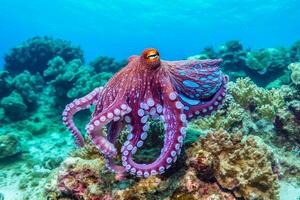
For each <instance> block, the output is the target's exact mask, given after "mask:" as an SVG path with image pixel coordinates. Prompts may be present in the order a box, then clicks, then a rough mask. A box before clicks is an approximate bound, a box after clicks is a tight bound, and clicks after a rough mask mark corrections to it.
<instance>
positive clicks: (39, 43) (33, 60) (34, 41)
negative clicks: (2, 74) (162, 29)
mask: <svg viewBox="0 0 300 200" xmlns="http://www.w3.org/2000/svg"><path fill="white" fill-rule="evenodd" d="M55 56H60V57H62V58H63V59H64V60H65V61H66V62H69V61H71V60H73V59H80V60H81V61H83V52H82V50H81V49H80V48H79V47H76V46H73V45H72V44H71V42H70V41H65V40H61V39H53V38H51V37H33V38H30V39H28V40H27V41H25V42H23V43H22V44H20V45H18V46H17V47H15V48H12V49H11V50H10V51H9V52H8V53H7V54H6V55H5V57H4V59H5V65H4V67H5V69H6V70H8V71H9V72H11V73H12V74H18V73H21V72H23V71H24V70H28V71H30V72H43V71H44V70H45V69H46V68H47V64H48V61H49V60H51V59H53V58H54V57H55Z"/></svg>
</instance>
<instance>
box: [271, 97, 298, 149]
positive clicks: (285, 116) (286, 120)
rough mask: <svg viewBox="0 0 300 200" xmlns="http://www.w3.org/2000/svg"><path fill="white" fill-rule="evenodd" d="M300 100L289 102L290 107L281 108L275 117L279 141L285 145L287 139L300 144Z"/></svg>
mask: <svg viewBox="0 0 300 200" xmlns="http://www.w3.org/2000/svg"><path fill="white" fill-rule="evenodd" d="M299 102H300V101H297V100H294V101H291V102H289V103H288V108H284V109H280V110H279V112H278V113H277V114H276V117H275V119H274V127H275V130H276V133H277V137H278V139H277V143H279V144H280V145H283V144H284V143H286V141H289V142H290V143H291V144H300V140H299V138H300V128H299V127H300V115H299V110H300V103H299Z"/></svg>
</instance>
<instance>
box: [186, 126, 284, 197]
mask: <svg viewBox="0 0 300 200" xmlns="http://www.w3.org/2000/svg"><path fill="white" fill-rule="evenodd" d="M242 139H243V138H242V135H241V134H239V133H237V134H232V135H230V134H228V133H227V132H225V131H222V130H220V131H217V132H214V133H209V134H208V135H207V136H206V137H205V138H202V139H201V140H200V141H199V142H197V143H196V144H195V146H194V147H193V148H190V149H189V150H188V154H187V156H188V158H190V159H188V160H187V162H188V165H192V166H193V167H194V168H195V169H196V170H197V171H199V172H200V173H201V172H202V177H203V176H204V177H205V176H208V177H214V178H215V179H216V180H217V182H218V184H219V185H221V187H222V188H226V189H228V190H231V191H233V193H234V194H235V196H236V197H242V198H244V199H249V200H250V199H272V200H275V199H278V187H279V186H278V182H277V176H276V175H275V174H274V172H273V171H272V161H273V159H274V158H273V155H272V153H271V152H270V151H269V150H268V149H267V147H266V146H264V144H262V143H260V142H258V141H256V140H255V138H254V137H252V136H250V137H248V138H246V139H245V140H242ZM204 169H205V171H204ZM203 171H204V172H207V173H206V174H203Z"/></svg>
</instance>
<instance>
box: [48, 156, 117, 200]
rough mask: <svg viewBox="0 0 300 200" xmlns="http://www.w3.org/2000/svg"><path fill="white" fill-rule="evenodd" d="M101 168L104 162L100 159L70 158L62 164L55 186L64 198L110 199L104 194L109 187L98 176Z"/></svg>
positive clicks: (85, 199)
mask: <svg viewBox="0 0 300 200" xmlns="http://www.w3.org/2000/svg"><path fill="white" fill-rule="evenodd" d="M103 167H104V160H103V159H101V158H97V159H93V160H85V159H81V158H78V157H77V158H74V157H70V158H68V159H66V160H65V161H64V162H63V163H62V165H61V167H60V169H59V172H58V178H57V182H56V183H55V184H57V187H58V189H59V191H60V192H62V193H63V194H64V195H63V196H65V197H75V198H77V199H84V200H102V199H107V200H109V199H112V198H110V195H109V194H108V193H106V192H105V190H107V189H109V187H108V185H107V183H106V182H105V181H104V180H103V178H102V177H101V174H100V171H101V169H103ZM52 195H53V194H52Z"/></svg>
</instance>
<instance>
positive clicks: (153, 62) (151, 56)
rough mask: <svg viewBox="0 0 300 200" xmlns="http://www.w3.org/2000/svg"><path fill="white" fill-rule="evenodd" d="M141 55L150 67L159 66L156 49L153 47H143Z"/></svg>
mask: <svg viewBox="0 0 300 200" xmlns="http://www.w3.org/2000/svg"><path fill="white" fill-rule="evenodd" d="M141 57H142V59H143V60H144V62H145V64H146V65H148V66H150V67H151V68H156V67H158V66H160V56H159V53H158V51H157V50H156V49H154V48H148V49H145V50H144V51H143V52H142V55H141Z"/></svg>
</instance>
